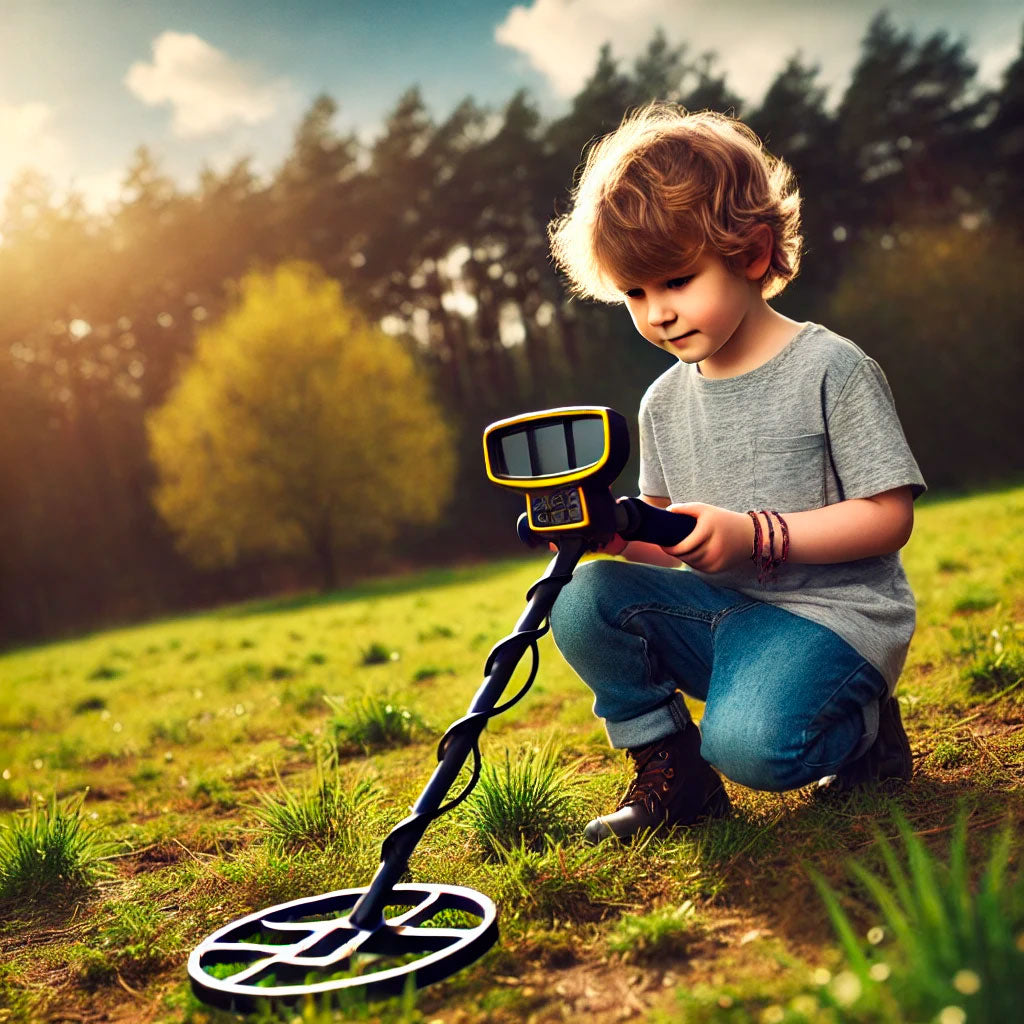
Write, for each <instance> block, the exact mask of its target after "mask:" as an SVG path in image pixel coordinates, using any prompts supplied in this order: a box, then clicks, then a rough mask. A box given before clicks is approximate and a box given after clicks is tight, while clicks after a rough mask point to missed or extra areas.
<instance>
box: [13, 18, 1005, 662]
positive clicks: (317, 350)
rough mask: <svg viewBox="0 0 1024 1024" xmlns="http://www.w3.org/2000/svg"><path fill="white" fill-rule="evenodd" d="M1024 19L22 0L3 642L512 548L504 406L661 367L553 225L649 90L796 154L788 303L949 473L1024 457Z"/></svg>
mask: <svg viewBox="0 0 1024 1024" xmlns="http://www.w3.org/2000/svg"><path fill="white" fill-rule="evenodd" d="M210 7H213V10H210V9H208V8H210ZM73 8H77V9H73ZM442 8H443V10H442ZM1022 29H1024V17H1022V15H1021V13H1020V8H1019V5H1018V4H1016V3H1006V2H1002V0H979V2H976V3H973V4H971V5H964V4H961V3H945V2H939V0H935V2H923V0H922V2H911V0H907V2H904V3H898V2H897V3H892V4H890V5H889V8H888V9H887V10H880V9H878V8H877V7H876V6H875V5H874V4H867V3H860V2H855V3H845V4H841V5H829V6H826V7H824V8H822V7H821V6H820V5H818V4H817V3H812V2H803V0H791V2H788V3H786V2H783V3H770V4H769V3H765V4H758V3H753V4H751V3H748V2H740V0H719V2H718V3H716V4H715V5H713V9H712V8H711V7H710V5H706V4H704V3H698V2H695V0H680V2H678V3H664V2H661V3H657V4H655V3H653V2H649V0H640V2H637V3H633V4H618V3H615V4H612V3H607V2H603V0H527V2H525V3H523V4H518V5H515V4H509V3H496V2H473V3H464V2H449V3H446V4H444V5H432V4H430V5H424V4H418V3H385V4H380V3H376V4H369V3H363V2H352V3H347V2H346V3H327V2H313V0H304V2H295V3H291V4H288V5H283V4H276V3H271V2H269V0H265V2H256V0H246V2H242V0H224V2H221V3H218V4H216V5H209V4H200V3H193V2H191V0H182V2H176V3H171V2H169V0H166V2H149V3H146V4H143V5H129V6H126V5H123V4H121V3H115V2H113V0H109V2H108V0H97V2H94V3H90V4H83V5H68V4H66V3H63V2H60V0H5V3H4V4H3V6H2V8H0V204H2V206H0V645H10V644H14V643H22V642H25V641H29V640H38V639H43V638H46V637H50V636H55V635H59V634H65V633H69V632H74V631H80V630H83V629H87V628H93V627H97V626H100V625H104V624H109V623H113V622H125V621H131V620H135V619H140V618H143V617H147V616H151V615H156V614H162V613H166V612H171V611H180V610H184V609H188V608H192V607H200V606H206V605H209V604H212V603H216V602H219V601H226V600H236V599H239V598H244V597H249V596H256V595H267V594H271V593H279V592H284V591H292V590H296V589H302V588H309V587H327V588H329V587H332V586H337V585H341V584H344V583H346V582H348V581H351V580H354V579H356V578H359V577H364V576H367V575H371V574H374V573H379V572H385V571H387V572H394V571H397V570H401V569H405V568H408V567H412V566H416V565H428V564H429V565H444V564H449V563H453V562H460V561H467V560H471V559H479V558H486V557H494V556H497V555H501V554H507V553H509V552H513V551H515V550H516V541H515V538H514V519H515V515H516V514H517V512H518V507H517V506H516V504H515V499H510V498H509V496H508V495H505V494H502V493H499V492H497V491H495V490H494V489H493V488H491V487H490V486H489V485H488V484H487V483H486V481H485V480H484V479H483V470H482V460H481V456H480V435H481V431H482V429H483V427H484V426H485V425H486V424H487V423H489V422H490V421H492V420H494V419H498V418H501V417H504V416H508V415H511V414H513V413H516V412H520V411H524V410H526V409H530V408H541V407H544V406H549V405H556V404H580V403H588V404H589V403H594V404H604V405H610V406H613V407H615V408H617V409H619V410H620V411H621V412H623V413H624V414H625V415H626V416H627V418H629V419H632V418H633V417H634V415H635V411H636V407H637V403H638V401H639V398H640V395H641V394H642V393H643V390H644V388H645V387H646V386H647V384H648V383H649V382H650V381H651V380H652V379H653V378H654V377H655V376H656V375H657V374H658V373H659V372H661V371H662V370H664V369H667V368H668V366H669V365H670V362H669V360H668V357H667V356H665V355H664V354H663V353H660V352H658V351H655V350H654V349H653V348H652V347H651V346H648V345H646V344H645V343H644V342H643V341H642V340H641V339H640V338H639V337H638V336H636V335H635V333H634V332H633V330H632V327H631V326H630V324H629V322H628V319H627V318H626V316H625V314H624V313H623V312H622V311H621V310H620V309H617V308H610V307H604V306H599V305H595V304H591V303H583V302H578V301H569V300H568V298H567V296H566V294H565V291H564V289H563V285H562V282H561V281H560V280H559V278H558V276H557V275H556V274H555V273H554V271H553V269H552V267H551V265H550V262H549V260H548V256H547V244H546V236H545V229H546V225H547V223H548V222H549V220H550V219H551V218H552V216H554V215H555V214H556V213H559V212H561V211H564V210H565V208H566V203H567V193H568V188H569V185H570V183H571V181H572V177H573V173H574V170H575V169H576V168H577V167H578V165H579V163H580V159H581V156H582V154H583V152H584V151H585V148H586V145H587V143H588V141H589V140H591V139H593V138H594V137H596V136H599V135H600V134H601V133H603V132H605V131H608V130H610V129H611V128H613V127H614V126H615V125H616V124H617V123H618V122H619V120H620V118H621V117H622V115H623V113H624V112H625V111H626V110H628V109H629V108H631V107H633V106H636V105H637V104H640V103H643V102H646V101H648V100H650V99H656V98H657V99H670V100H674V101H677V102H679V103H681V104H683V105H685V106H686V107H688V108H690V109H705V108H710V109H714V110H720V111H727V112H733V113H736V114H737V115H739V116H740V117H741V118H743V119H744V120H745V121H747V123H749V124H750V125H751V126H752V127H753V128H754V129H755V130H756V131H757V132H758V133H759V134H760V135H761V137H762V138H763V139H764V140H765V141H766V144H767V147H768V148H769V150H770V151H772V152H773V153H775V154H777V155H778V156H781V157H783V158H784V159H785V160H787V161H788V162H789V163H790V164H791V165H792V166H793V168H794V169H795V171H796V173H797V176H798V180H799V185H800V189H801V192H802V194H803V196H804V207H803V209H804V233H805V256H804V264H803V269H802V272H801V275H800V277H799V278H798V279H797V281H795V282H794V283H793V284H792V285H791V286H790V287H789V288H788V289H787V291H786V292H785V293H784V294H783V295H782V296H781V297H780V298H779V299H778V300H776V301H775V303H774V304H775V305H776V306H777V308H779V309H780V310H781V311H782V312H784V313H786V314H787V315H789V316H792V317H794V318H797V319H800V320H816V321H819V322H823V323H825V324H827V325H828V326H830V327H831V328H833V329H834V330H836V331H838V332H840V333H842V334H844V335H846V336H847V337H850V338H852V339H853V340H854V341H855V342H856V343H857V344H858V345H860V346H861V347H862V348H863V349H865V350H866V351H867V352H868V353H869V354H870V355H872V356H874V357H876V358H877V359H878V360H879V361H880V362H881V364H882V366H883V368H884V369H885V371H886V373H887V375H888V378H889V381H890V384H891V386H892V389H893V392H894V394H895V396H896V401H897V405H898V408H899V410H900V414H901V417H902V419H903V423H904V426H905V429H906V432H907V434H908V437H909V439H910V442H911V445H912V446H913V448H914V450H915V453H916V454H917V457H918V460H919V462H920V463H921V466H922V469H923V471H924V474H925V477H926V479H927V480H928V482H929V484H930V485H931V487H932V488H933V490H940V491H941V490H960V491H963V490H970V489H976V488H981V487H984V486H988V485H991V484H993V483H997V482H1003V481H1007V480H1014V479H1019V478H1020V476H1021V472H1022V470H1024V456H1022V450H1021V440H1020V439H1021V427H1022V423H1021V412H1020V410H1021V384H1022V380H1024V374H1022V355H1021V348H1022V344H1021V342H1022V338H1024V313H1022V308H1024V307H1022V303H1021V299H1020V296H1021V294H1022V293H1024V287H1022V286H1024V281H1022V277H1024V272H1022V267H1024V213H1022V202H1021V200H1022V198H1024V196H1022V188H1024V186H1022V181H1024V60H1022V42H1024V34H1022ZM620 490H621V491H622V493H632V492H633V491H635V464H634V465H632V466H631V467H630V468H628V469H627V471H626V473H625V474H624V475H623V476H622V477H621V478H620ZM510 501H511V504H510Z"/></svg>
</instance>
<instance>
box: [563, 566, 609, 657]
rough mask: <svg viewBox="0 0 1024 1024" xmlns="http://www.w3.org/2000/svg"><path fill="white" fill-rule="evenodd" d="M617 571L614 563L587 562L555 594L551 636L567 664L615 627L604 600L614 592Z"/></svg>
mask: <svg viewBox="0 0 1024 1024" xmlns="http://www.w3.org/2000/svg"><path fill="white" fill-rule="evenodd" d="M618 569H621V566H619V565H618V563H616V562H604V561H600V562H587V563H585V564H584V565H581V566H579V568H578V569H577V570H576V572H575V574H574V575H573V578H572V579H571V580H570V581H569V583H568V584H566V586H565V587H563V588H562V592H561V593H560V594H559V595H558V600H557V601H555V606H554V608H552V610H551V633H552V635H553V637H554V639H555V644H556V645H557V646H558V649H559V650H560V651H561V652H562V655H563V656H564V657H565V658H566V659H567V660H568V661H569V662H570V664H571V663H572V662H573V660H574V658H573V655H574V654H577V653H584V652H586V651H587V650H589V649H592V648H593V646H594V643H595V637H598V636H600V635H601V634H602V632H603V631H605V630H607V629H608V628H609V627H611V626H613V625H614V623H613V622H612V621H611V618H612V615H613V612H612V611H611V609H609V608H608V607H607V602H606V600H604V599H603V598H604V597H605V595H607V594H609V593H614V592H615V590H614V586H615V585H614V583H613V582H612V577H614V576H615V575H616V573H617V570H618Z"/></svg>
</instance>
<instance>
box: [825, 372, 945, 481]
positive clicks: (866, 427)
mask: <svg viewBox="0 0 1024 1024" xmlns="http://www.w3.org/2000/svg"><path fill="white" fill-rule="evenodd" d="M828 438H829V448H830V451H831V455H832V462H833V465H834V466H835V471H836V476H837V477H838V479H839V486H840V488H841V489H842V496H843V498H845V499H849V498H870V497H871V496H872V495H875V494H881V493H882V492H883V491H889V490H892V489H893V488H895V487H906V486H909V487H910V488H911V490H912V493H913V496H914V497H915V498H916V497H917V496H918V495H920V494H923V493H924V491H925V482H924V477H923V476H922V475H921V470H920V469H919V468H918V465H917V460H916V459H915V458H914V455H913V453H912V452H911V450H910V445H909V444H907V439H906V436H905V435H904V433H903V427H902V426H901V425H900V421H899V417H898V416H897V414H896V404H895V402H893V397H892V392H891V391H890V390H889V382H888V381H887V380H886V379H885V374H884V373H883V372H882V368H881V367H880V366H879V365H878V363H876V362H875V361H874V360H873V359H870V358H865V359H862V360H861V361H860V363H858V365H857V367H856V369H855V370H854V371H853V373H851V374H850V378H849V380H848V381H847V382H846V385H845V387H844V388H843V390H842V392H841V393H840V395H839V397H838V398H837V400H836V403H835V406H834V407H833V409H832V410H831V412H830V413H829V416H828Z"/></svg>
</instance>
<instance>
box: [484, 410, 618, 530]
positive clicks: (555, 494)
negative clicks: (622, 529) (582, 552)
mask: <svg viewBox="0 0 1024 1024" xmlns="http://www.w3.org/2000/svg"><path fill="white" fill-rule="evenodd" d="M483 440H484V466H485V467H486V470H487V476H488V478H489V479H490V480H491V481H492V482H493V483H496V484H498V485H499V486H500V487H505V488H508V489H510V490H515V491H519V492H521V493H523V494H524V495H525V497H526V519H527V525H528V527H529V530H530V532H531V533H534V534H540V535H544V534H555V533H558V534H566V533H574V532H577V533H580V534H586V535H587V536H588V537H594V538H595V539H599V538H602V537H603V538H604V539H607V538H608V537H610V536H611V535H612V534H613V533H615V531H616V523H615V516H614V508H613V505H612V503H611V502H610V501H609V491H608V488H609V486H610V485H611V484H612V482H613V481H614V480H615V478H616V477H617V476H618V475H619V473H620V472H622V468H623V466H625V464H626V460H627V459H628V458H629V430H628V428H627V426H626V421H625V419H624V418H623V417H622V416H621V415H620V414H619V413H617V412H616V411H615V410H614V409H608V408H606V407H604V406H566V407H564V408H560V409H546V410H544V411H543V412H531V413H523V414H522V415H519V416H511V417H509V418H508V419H504V420H499V421H498V422H497V423H492V424H491V425H490V426H489V427H487V429H486V430H485V431H484V439H483Z"/></svg>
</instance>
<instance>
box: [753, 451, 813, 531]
mask: <svg viewBox="0 0 1024 1024" xmlns="http://www.w3.org/2000/svg"><path fill="white" fill-rule="evenodd" d="M754 504H755V505H757V506H759V507H761V508H774V509H778V511H780V512H804V511H806V510H807V509H811V508H821V506H822V505H824V504H825V435H824V434H800V435H798V436H796V437H760V438H758V439H757V440H756V441H755V443H754Z"/></svg>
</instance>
